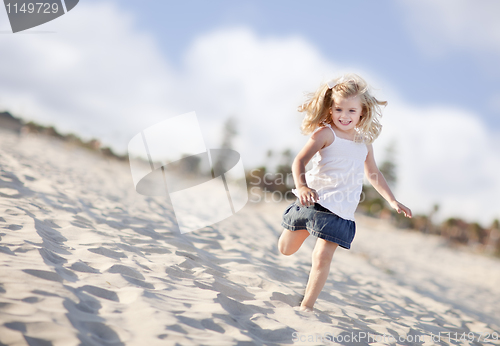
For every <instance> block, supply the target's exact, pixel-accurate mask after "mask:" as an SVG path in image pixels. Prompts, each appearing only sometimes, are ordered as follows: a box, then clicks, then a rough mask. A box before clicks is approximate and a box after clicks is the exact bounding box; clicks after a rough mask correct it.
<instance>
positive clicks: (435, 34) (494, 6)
mask: <svg viewBox="0 0 500 346" xmlns="http://www.w3.org/2000/svg"><path fill="white" fill-rule="evenodd" d="M395 3H396V4H397V5H398V6H401V7H402V8H403V9H404V11H403V15H405V16H406V17H407V20H405V21H404V22H405V23H406V24H407V25H408V28H409V30H410V31H411V33H412V34H413V36H414V37H415V39H416V41H417V43H418V44H419V45H420V46H421V47H422V48H423V51H424V52H426V53H427V54H430V55H433V56H442V55H446V54H447V53H449V52H453V51H455V50H456V49H458V50H464V51H469V52H471V53H474V52H475V51H477V56H481V55H482V54H484V53H493V54H495V55H500V21H499V20H498V14H499V13H500V2H498V1H497V0H482V1H468V0H439V1H434V0H405V1H396V2H395Z"/></svg>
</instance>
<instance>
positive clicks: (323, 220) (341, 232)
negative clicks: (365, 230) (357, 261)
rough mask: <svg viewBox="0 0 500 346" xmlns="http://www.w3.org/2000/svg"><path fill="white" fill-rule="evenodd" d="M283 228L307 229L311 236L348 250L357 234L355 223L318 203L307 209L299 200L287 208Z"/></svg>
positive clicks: (293, 229) (292, 229) (282, 223)
mask: <svg viewBox="0 0 500 346" xmlns="http://www.w3.org/2000/svg"><path fill="white" fill-rule="evenodd" d="M281 226H283V227H284V228H286V229H288V230H290V231H297V230H300V229H306V230H307V231H308V232H309V233H310V234H311V235H314V236H316V237H318V238H321V239H325V240H328V241H331V242H333V243H337V244H339V245H340V246H342V247H343V248H346V249H350V248H351V242H352V240H353V239H354V235H355V234H356V224H355V223H354V221H351V220H345V219H343V218H341V217H340V216H338V215H336V214H334V213H332V212H331V211H330V210H328V209H326V208H325V207H323V206H322V205H320V204H318V203H314V205H311V206H308V207H306V206H304V205H302V204H301V203H300V201H299V200H297V201H295V202H294V203H292V204H291V205H290V206H288V207H287V208H286V210H285V212H284V213H283V221H282V222H281Z"/></svg>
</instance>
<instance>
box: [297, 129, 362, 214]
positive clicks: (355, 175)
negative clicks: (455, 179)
mask: <svg viewBox="0 0 500 346" xmlns="http://www.w3.org/2000/svg"><path fill="white" fill-rule="evenodd" d="M326 126H327V127H329V128H330V129H331V130H332V132H333V137H334V140H333V143H332V144H330V145H329V146H327V147H325V148H323V149H320V150H319V151H318V152H317V153H316V154H315V155H314V156H313V158H312V159H311V162H312V168H311V169H310V170H309V171H308V172H307V173H306V182H307V186H309V187H310V188H311V189H314V190H316V191H317V192H318V195H319V201H317V203H319V204H321V205H322V206H323V207H325V208H327V209H328V210H330V211H331V212H332V213H334V214H337V215H338V216H340V217H341V218H343V219H346V220H352V221H354V212H355V211H356V208H357V206H358V204H359V199H360V196H361V191H362V188H363V177H364V163H365V160H366V155H367V154H368V148H367V147H366V144H364V143H356V142H354V141H351V140H348V139H343V138H340V137H337V135H336V134H335V132H334V131H333V129H332V128H331V126H330V125H329V124H326ZM293 192H294V194H295V195H297V193H296V190H293Z"/></svg>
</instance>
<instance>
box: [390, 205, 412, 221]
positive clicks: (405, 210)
mask: <svg viewBox="0 0 500 346" xmlns="http://www.w3.org/2000/svg"><path fill="white" fill-rule="evenodd" d="M390 205H391V207H392V208H394V210H396V211H397V212H398V213H401V212H402V213H404V214H405V216H406V217H409V218H411V210H410V208H408V207H407V206H405V205H403V204H402V203H399V202H398V201H392V202H391V203H390Z"/></svg>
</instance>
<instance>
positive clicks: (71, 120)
mask: <svg viewBox="0 0 500 346" xmlns="http://www.w3.org/2000/svg"><path fill="white" fill-rule="evenodd" d="M0 12H1V11H0ZM0 16H1V15H0ZM1 21H2V18H0V22H1ZM46 26H47V27H44V30H52V31H56V33H55V34H44V35H42V34H40V35H36V34H32V35H17V34H16V35H2V36H0V44H1V45H2V54H1V55H0V76H1V78H0V108H7V109H10V110H12V111H14V112H15V113H19V112H21V114H22V115H24V116H26V117H29V118H32V119H36V120H38V121H44V122H53V123H54V124H57V126H58V127H60V128H62V129H63V130H71V131H75V132H79V133H82V132H83V133H84V134H85V135H88V136H91V135H94V136H97V137H99V138H102V139H104V141H105V142H107V143H111V144H113V145H114V146H115V148H118V149H120V150H125V148H126V146H127V143H128V141H129V140H130V139H131V138H132V137H133V136H134V135H135V134H136V133H137V132H139V131H140V130H142V129H144V128H146V127H148V126H150V125H152V124H154V123H156V122H159V121H161V120H163V119H165V118H167V117H170V116H174V115H178V114H182V113H186V112H189V111H193V110H194V111H196V112H197V114H198V118H199V119H200V122H201V124H202V131H203V133H204V135H205V137H206V138H205V139H206V143H207V145H208V146H209V147H211V148H214V147H217V146H219V145H220V140H221V138H220V129H221V127H222V125H223V122H224V120H225V119H226V118H227V117H228V116H234V117H235V118H236V120H237V123H238V130H239V133H240V135H239V137H238V141H237V148H236V149H237V150H238V151H239V152H240V153H241V154H242V160H243V163H244V164H245V166H246V167H247V168H250V167H254V166H255V165H257V164H261V163H263V157H264V155H265V152H266V151H267V150H268V149H273V150H275V151H276V152H279V151H282V150H284V149H286V148H292V149H293V150H294V151H295V152H297V151H298V150H299V149H300V148H301V146H302V145H303V144H304V143H305V141H306V139H307V138H306V137H304V136H301V135H300V132H299V125H300V116H299V115H298V114H297V112H296V107H297V105H298V104H300V102H302V101H303V100H304V98H303V93H304V92H308V91H314V89H315V88H316V87H317V86H318V85H319V84H320V82H322V81H325V80H327V79H329V78H331V77H332V76H333V75H335V74H337V73H340V72H342V71H345V70H346V66H338V65H337V64H335V63H334V62H332V61H330V60H329V59H327V58H325V57H324V56H322V55H321V54H320V53H319V52H318V50H317V49H315V47H313V46H312V45H311V44H309V43H308V42H307V41H305V40H304V39H302V38H300V37H289V38H268V37H265V38H263V37H258V36H257V35H256V34H255V33H254V32H252V31H251V30H249V29H245V28H239V29H232V30H229V29H227V30H220V31H215V32H211V33H208V34H205V35H202V36H199V37H198V39H197V40H195V41H194V42H193V43H192V45H191V46H190V48H189V49H188V50H187V51H186V53H185V56H184V60H183V62H182V66H181V68H180V69H177V70H176V69H174V68H173V67H172V66H170V64H169V62H168V61H167V60H166V59H165V57H164V56H163V55H162V54H161V52H160V50H159V49H158V47H157V44H156V42H155V40H154V39H153V38H152V37H151V36H149V35H147V34H145V33H140V32H137V29H136V28H135V26H134V22H133V18H132V17H130V16H129V15H128V14H127V13H124V12H123V11H122V10H120V9H119V8H118V7H116V6H114V5H112V4H109V3H99V4H88V3H80V4H79V5H78V7H77V8H75V10H73V11H71V12H69V14H67V15H65V16H63V17H61V18H59V19H58V20H55V21H53V22H50V23H47V24H46ZM350 70H352V69H350ZM354 72H357V73H360V74H361V75H362V76H363V77H365V78H366V79H367V80H368V81H369V82H371V83H372V84H373V85H375V86H376V87H378V88H381V89H382V90H379V91H378V92H377V93H378V94H380V96H381V98H383V99H388V101H389V106H388V107H387V109H386V112H385V116H384V118H383V124H384V130H383V132H382V135H381V137H380V139H378V140H377V142H375V148H376V150H377V158H379V159H380V158H383V148H384V147H385V146H386V145H387V144H388V143H389V142H390V141H391V140H393V139H395V140H396V141H397V143H398V153H399V154H398V157H397V164H398V167H399V170H398V173H399V181H400V183H399V185H398V189H397V196H398V198H400V199H401V200H402V202H403V203H406V204H408V205H409V206H410V207H412V208H413V209H414V210H415V211H417V212H427V211H429V210H430V208H431V207H432V204H434V203H439V204H440V205H441V210H442V215H443V216H451V215H459V216H462V217H467V218H469V219H480V220H482V221H485V222H487V221H490V220H491V219H492V218H493V217H499V214H498V211H497V210H495V206H496V205H497V203H496V198H497V197H496V195H495V192H497V191H500V182H499V178H498V177H497V174H496V172H497V171H498V170H499V169H500V161H499V156H498V154H497V153H496V152H495V149H493V148H495V146H493V144H492V143H493V141H494V138H495V136H494V134H492V133H490V132H489V131H488V130H487V129H485V128H484V126H483V125H482V123H481V122H480V120H479V117H478V116H477V115H476V114H473V113H470V112H466V111H464V110H461V109H455V108H453V107H450V106H447V105H444V106H441V107H440V108H436V107H434V108H422V107H417V106H414V105H410V104H408V103H406V102H404V101H403V100H402V98H401V97H400V96H399V95H397V94H396V93H395V92H393V90H396V86H392V87H391V86H390V85H386V84H384V80H383V79H382V78H380V77H378V76H376V75H371V74H370V73H369V72H368V73H367V72H366V71H360V70H359V69H354Z"/></svg>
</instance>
